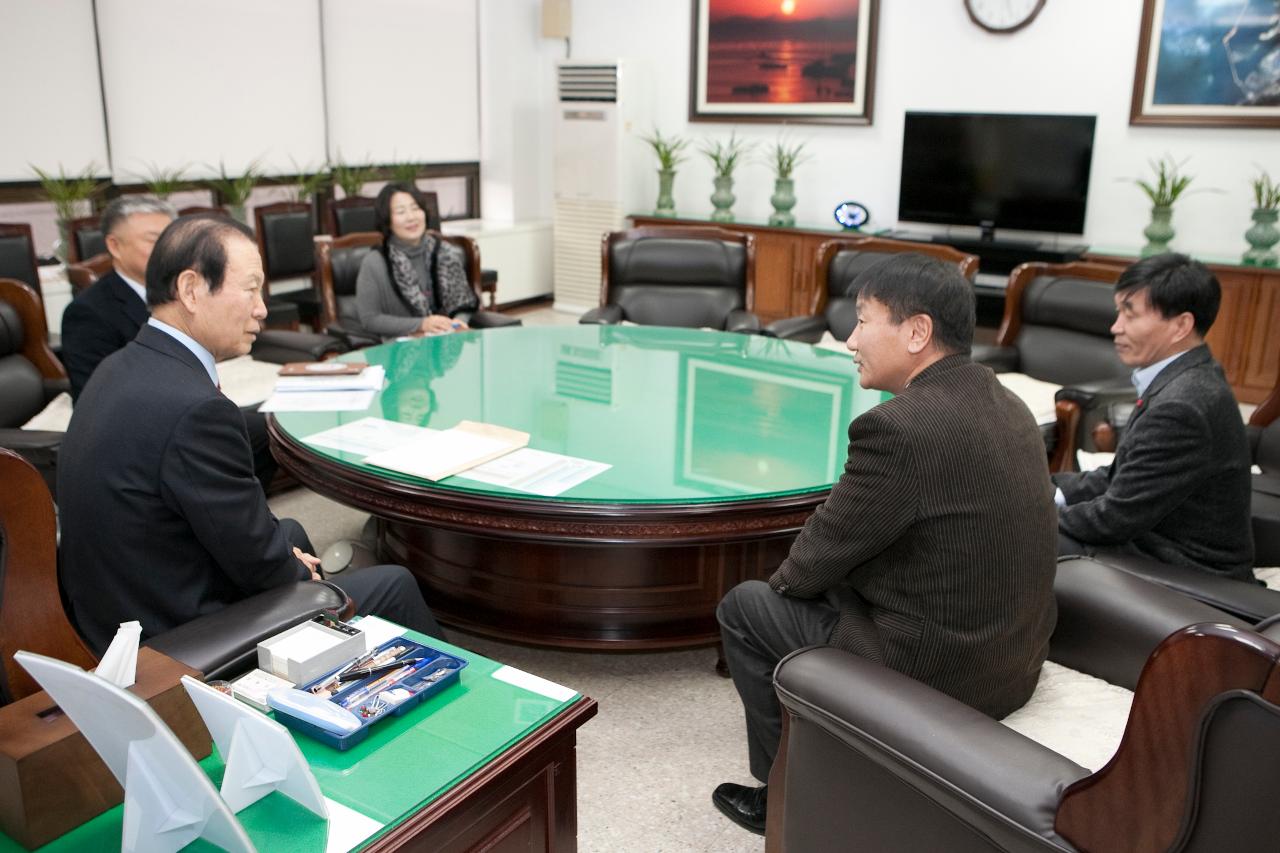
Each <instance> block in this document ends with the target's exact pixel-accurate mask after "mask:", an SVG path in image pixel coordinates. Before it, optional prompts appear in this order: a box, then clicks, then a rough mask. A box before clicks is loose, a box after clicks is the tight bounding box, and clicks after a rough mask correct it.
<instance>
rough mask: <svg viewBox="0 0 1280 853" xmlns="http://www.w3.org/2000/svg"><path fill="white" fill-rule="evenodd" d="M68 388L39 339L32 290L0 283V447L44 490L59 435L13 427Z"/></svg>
mask: <svg viewBox="0 0 1280 853" xmlns="http://www.w3.org/2000/svg"><path fill="white" fill-rule="evenodd" d="M70 387H71V386H70V383H69V382H68V380H67V371H66V370H65V369H64V368H63V367H62V362H60V361H58V358H57V356H55V355H54V353H53V351H52V350H51V349H50V348H49V345H48V343H47V342H46V340H45V322H44V306H43V305H41V304H40V300H39V298H38V297H37V296H36V293H35V291H34V290H32V289H31V288H30V287H28V286H27V285H26V284H25V283H24V282H21V281H16V280H14V279H5V278H0V447H4V448H9V449H10V450H13V451H16V452H17V453H19V454H20V455H22V456H23V457H24V458H26V459H27V460H28V461H30V462H31V464H33V465H35V466H36V468H37V469H38V470H39V471H40V474H41V476H43V477H44V479H45V482H46V484H47V485H48V488H49V490H50V491H52V490H53V489H54V484H55V482H56V480H57V461H58V448H59V447H61V446H62V433H61V432H51V431H45V430H24V429H19V427H21V426H22V425H23V424H24V423H26V422H27V421H29V420H30V419H31V418H33V417H35V416H36V415H38V414H39V413H40V412H41V411H42V410H43V409H44V407H45V406H47V405H48V404H49V403H50V402H51V401H52V400H53V398H54V397H56V396H58V394H60V393H62V392H63V391H68V390H70ZM0 491H4V489H0Z"/></svg>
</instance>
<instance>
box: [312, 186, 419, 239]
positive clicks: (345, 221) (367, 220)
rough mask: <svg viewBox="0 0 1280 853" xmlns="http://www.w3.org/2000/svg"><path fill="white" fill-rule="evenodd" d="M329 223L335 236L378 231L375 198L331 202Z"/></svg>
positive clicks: (354, 198)
mask: <svg viewBox="0 0 1280 853" xmlns="http://www.w3.org/2000/svg"><path fill="white" fill-rule="evenodd" d="M428 215H430V211H428ZM328 223H329V234H330V235H332V236H333V237H346V236H349V235H351V234H363V233H366V232H369V231H377V230H378V216H377V214H376V213H374V210H373V199H371V198H365V197H364V196H361V195H358V196H349V197H347V198H343V199H337V200H335V201H331V202H329V214H328Z"/></svg>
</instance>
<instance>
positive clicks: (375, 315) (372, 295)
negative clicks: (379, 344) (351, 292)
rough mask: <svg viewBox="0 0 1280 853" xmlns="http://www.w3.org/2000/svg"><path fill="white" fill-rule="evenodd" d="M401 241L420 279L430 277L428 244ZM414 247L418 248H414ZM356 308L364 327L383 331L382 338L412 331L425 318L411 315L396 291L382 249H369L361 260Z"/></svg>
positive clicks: (370, 331)
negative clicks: (378, 250) (416, 268)
mask: <svg viewBox="0 0 1280 853" xmlns="http://www.w3.org/2000/svg"><path fill="white" fill-rule="evenodd" d="M391 239H393V240H394V239H395V238H394V237H392V238H391ZM398 245H399V246H400V247H401V248H402V249H404V250H405V251H406V252H407V253H408V254H409V257H410V258H411V259H412V260H413V262H414V264H415V265H417V267H418V276H419V280H420V281H431V277H430V275H428V271H427V258H426V251H425V248H426V247H425V245H424V244H419V245H418V246H414V247H409V246H406V245H404V244H403V243H400V244H398ZM415 249H417V250H418V251H416V252H415V251H414V250H415ZM428 298H430V297H428ZM356 311H357V312H358V313H359V315H360V325H361V326H362V327H363V328H364V329H365V331H367V332H369V333H370V334H373V335H381V336H382V338H383V339H389V338H398V337H401V336H403V335H412V334H413V333H414V332H416V331H418V329H419V328H420V327H421V326H422V318H421V317H414V316H413V315H411V314H410V313H409V308H408V306H406V305H405V304H404V302H403V301H402V300H401V299H400V296H399V294H397V293H396V286H395V283H394V282H392V280H391V271H390V270H388V269H387V259H386V258H384V257H383V256H382V253H381V252H370V253H369V254H367V255H365V257H364V261H363V262H361V264H360V272H359V274H358V275H357V276H356Z"/></svg>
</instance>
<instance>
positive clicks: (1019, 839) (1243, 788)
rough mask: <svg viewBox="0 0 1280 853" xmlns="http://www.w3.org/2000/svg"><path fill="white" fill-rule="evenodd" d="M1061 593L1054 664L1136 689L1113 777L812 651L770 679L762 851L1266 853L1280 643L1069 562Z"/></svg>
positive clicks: (831, 652)
mask: <svg viewBox="0 0 1280 853" xmlns="http://www.w3.org/2000/svg"><path fill="white" fill-rule="evenodd" d="M1055 594H1056V596H1057V600H1058V625H1057V628H1056V629H1055V631H1054V635H1053V639H1052V646H1051V650H1050V659H1052V660H1054V661H1057V662H1059V663H1061V664H1062V665H1064V666H1066V667H1068V668H1070V669H1074V670H1077V671H1081V672H1085V673H1088V674H1091V675H1094V676H1096V677H1098V678H1101V679H1103V680H1105V681H1108V682H1110V683H1112V684H1115V685H1119V686H1121V687H1125V688H1128V689H1130V690H1133V691H1135V692H1134V698H1133V705H1132V709H1131V711H1130V714H1129V718H1128V723H1127V727H1126V729H1125V733H1124V737H1123V739H1122V741H1121V743H1120V745H1119V748H1118V750H1117V752H1116V754H1115V756H1114V757H1113V758H1112V759H1111V761H1110V762H1109V763H1107V765H1106V766H1104V767H1103V768H1102V769H1100V770H1098V771H1097V772H1096V773H1090V772H1089V771H1088V770H1087V769H1086V768H1084V767H1081V766H1080V765H1078V764H1076V763H1075V762H1073V761H1071V760H1069V759H1067V758H1066V757H1064V756H1062V755H1059V754H1058V753H1056V752H1054V751H1052V750H1050V749H1048V748H1046V747H1044V746H1041V745H1040V744H1038V743H1035V742H1034V741H1031V740H1030V739H1028V738H1026V737H1024V736H1023V735H1021V734H1019V733H1017V732H1015V731H1013V730H1011V729H1009V728H1007V727H1005V726H1002V725H1001V724H1000V723H998V722H996V721H994V720H992V719H990V718H988V717H986V716H984V715H982V714H980V713H978V712H977V711H975V710H973V709H972V708H969V707H968V706H966V705H963V704H961V703H959V702H956V701H955V700H953V699H951V698H950V697H947V696H945V695H943V694H941V693H939V692H937V691H935V690H933V689H931V688H929V687H927V686H925V685H924V684H922V683H920V682H917V681H915V680H913V679H910V678H907V677H906V676H903V675H901V674H899V673H897V672H894V671H892V670H889V669H887V668H885V667H882V666H880V665H878V664H874V663H871V662H869V661H867V660H865V659H863V658H859V657H855V656H854V655H851V654H848V653H845V652H843V651H840V650H837V649H833V648H830V647H818V648H811V649H807V650H803V651H800V652H797V653H795V654H793V655H791V656H789V657H787V658H786V659H784V660H783V661H782V663H781V664H780V665H779V667H778V669H777V671H776V673H775V686H776V688H777V691H778V697H779V700H780V702H781V704H782V706H783V710H784V713H783V718H784V723H783V738H782V744H781V748H780V750H779V753H778V760H777V761H776V762H775V763H774V767H773V772H772V774H771V775H770V786H769V788H770V790H769V816H768V822H767V832H768V835H767V846H766V849H767V850H769V851H771V853H783V851H785V853H808V851H814V853H817V851H822V853H826V851H831V850H876V851H880V853H893V851H913V853H914V851H918V850H948V851H955V853H974V851H1047V850H1065V851H1074V850H1090V851H1095V853H1107V851H1126V853H1128V851H1163V850H1179V851H1188V852H1190V851H1220V850H1232V851H1255V850H1257V851H1262V850H1271V849H1273V848H1274V846H1275V839H1276V837H1277V836H1278V834H1280V811H1277V810H1276V809H1275V808H1274V803H1275V799H1276V797H1277V796H1278V795H1280V775H1277V773H1276V769H1275V768H1276V767H1277V764H1278V762H1280V704H1277V703H1280V688H1278V685H1280V665H1278V664H1280V645H1278V644H1277V642H1276V639H1277V638H1278V637H1277V634H1276V632H1275V629H1274V628H1270V629H1266V631H1265V633H1268V634H1270V636H1269V637H1268V636H1264V634H1260V633H1256V632H1255V631H1253V630H1251V629H1250V626H1249V625H1247V624H1246V623H1243V622H1241V621H1239V620H1236V619H1233V618H1232V617H1230V616H1227V615H1226V614H1223V613H1221V612H1219V611H1216V610H1214V609H1213V608H1211V607H1208V606H1207V605H1204V604H1202V603H1200V602H1196V601H1192V600H1190V599H1187V598H1185V597H1182V596H1180V595H1178V594H1177V593H1174V592H1172V591H1170V590H1166V589H1163V588H1161V587H1159V586H1156V585H1153V584H1149V583H1146V582H1145V581H1142V580H1141V579H1139V578H1135V577H1132V576H1130V575H1126V574H1123V573H1119V572H1115V571H1113V570H1111V569H1109V568H1108V567H1106V566H1102V565H1100V564H1098V563H1095V562H1093V561H1090V560H1087V559H1074V560H1069V561H1064V562H1062V563H1060V564H1059V567H1058V577H1057V581H1056V583H1055ZM1166 638H1167V639H1166Z"/></svg>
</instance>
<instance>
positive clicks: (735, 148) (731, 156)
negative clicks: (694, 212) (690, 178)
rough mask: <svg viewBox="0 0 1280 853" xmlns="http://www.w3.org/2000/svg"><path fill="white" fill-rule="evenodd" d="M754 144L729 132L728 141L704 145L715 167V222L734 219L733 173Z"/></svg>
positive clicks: (703, 150)
mask: <svg viewBox="0 0 1280 853" xmlns="http://www.w3.org/2000/svg"><path fill="white" fill-rule="evenodd" d="M752 147H753V146H751V145H749V144H748V143H747V142H746V141H745V140H742V139H739V138H738V137H737V134H736V132H733V133H730V134H729V141H728V142H720V141H718V140H717V141H715V142H707V143H705V144H704V145H703V146H702V153H703V154H705V155H706V157H707V159H708V160H710V161H711V165H712V166H713V167H714V168H715V173H716V174H715V179H714V183H715V188H716V191H715V192H714V193H712V194H711V204H712V205H713V206H714V207H715V212H713V213H712V214H711V219H712V221H714V222H732V221H733V203H734V202H735V201H736V200H737V199H736V198H735V197H734V195H733V173H734V170H735V169H737V168H738V163H739V162H740V161H741V160H742V159H743V158H744V157H745V156H746V155H747V154H749V153H750V152H751V149H752Z"/></svg>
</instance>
